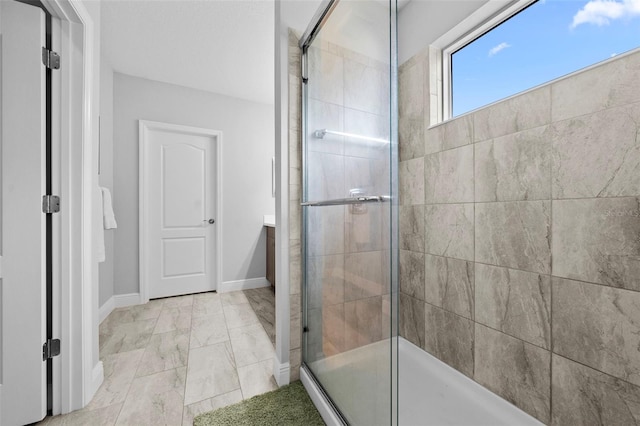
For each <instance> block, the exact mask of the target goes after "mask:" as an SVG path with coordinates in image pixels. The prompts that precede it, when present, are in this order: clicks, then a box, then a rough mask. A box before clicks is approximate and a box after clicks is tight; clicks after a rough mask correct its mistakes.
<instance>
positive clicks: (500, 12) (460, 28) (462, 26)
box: [429, 0, 538, 126]
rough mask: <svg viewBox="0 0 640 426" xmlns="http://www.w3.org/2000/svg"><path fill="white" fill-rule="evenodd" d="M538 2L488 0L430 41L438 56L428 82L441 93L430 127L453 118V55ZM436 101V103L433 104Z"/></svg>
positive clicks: (433, 90)
mask: <svg viewBox="0 0 640 426" xmlns="http://www.w3.org/2000/svg"><path fill="white" fill-rule="evenodd" d="M537 1H538V0H489V1H488V2H487V3H486V4H484V5H483V6H481V7H480V8H478V9H477V10H476V11H475V12H473V13H472V14H471V15H469V16H468V17H467V18H465V19H464V20H462V21H461V22H460V23H459V24H458V25H456V26H455V27H453V28H452V29H451V30H449V31H448V32H446V33H445V34H444V35H442V36H441V37H440V38H438V39H437V40H436V41H434V42H433V43H432V44H431V48H432V49H433V50H432V52H433V53H435V58H434V56H431V55H430V56H431V58H433V59H436V60H431V61H429V67H430V70H431V75H435V77H436V78H435V81H430V82H429V85H430V92H431V93H437V94H438V95H437V97H438V99H437V101H436V102H432V106H437V111H436V112H435V114H433V113H432V114H431V123H430V125H431V126H435V125H437V124H440V123H442V122H444V121H447V120H450V119H452V118H454V117H453V82H452V63H453V62H452V57H453V54H454V53H456V52H457V51H459V50H460V49H463V48H464V47H465V46H467V45H469V44H471V43H473V42H474V41H475V40H476V39H478V38H480V37H482V36H483V35H485V34H486V33H488V32H490V31H492V30H493V29H494V28H496V27H498V26H499V25H501V24H502V23H503V22H505V21H507V20H508V19H510V18H512V17H513V16H515V15H517V14H518V13H520V12H521V11H522V10H524V9H526V8H527V7H529V6H531V5H532V4H533V3H535V2H537ZM514 95H515V93H514ZM434 103H435V104H436V105H434ZM484 106H486V105H483V107H484ZM465 114H466V113H465ZM461 115H464V114H461Z"/></svg>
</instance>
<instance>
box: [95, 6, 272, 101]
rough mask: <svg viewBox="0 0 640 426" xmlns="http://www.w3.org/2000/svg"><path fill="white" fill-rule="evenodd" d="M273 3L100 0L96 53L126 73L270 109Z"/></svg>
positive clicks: (119, 70) (117, 69)
mask: <svg viewBox="0 0 640 426" xmlns="http://www.w3.org/2000/svg"><path fill="white" fill-rule="evenodd" d="M273 34H274V3H273V1H272V0H242V1H238V0H235V1H224V0H198V1H190V0H179V1H164V0H151V1H150V0H134V1H131V0H127V1H123V0H103V1H102V9H101V37H102V55H103V57H104V58H105V59H106V61H107V62H108V63H109V65H111V67H112V68H113V69H114V70H115V71H117V72H121V73H124V74H129V75H133V76H136V77H142V78H147V79H151V80H156V81H162V82H166V83H172V84H177V85H181V86H186V87H192V88H196V89H200V90H206V91H210V92H215V93H220V94H223V95H228V96H233V97H237V98H241V99H247V100H251V101H255V102H262V103H269V104H272V103H273V96H274V95H273V81H274V76H273V68H274V65H273V64H274V63H273V58H274V42H273V40H274V35H273Z"/></svg>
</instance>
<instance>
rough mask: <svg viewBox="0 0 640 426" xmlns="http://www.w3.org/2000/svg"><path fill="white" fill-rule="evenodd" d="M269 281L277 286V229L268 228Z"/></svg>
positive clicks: (272, 285) (273, 285)
mask: <svg viewBox="0 0 640 426" xmlns="http://www.w3.org/2000/svg"><path fill="white" fill-rule="evenodd" d="M266 228H267V281H269V282H270V283H271V287H273V288H274V289H275V286H276V228H274V227H273V226H267V227H266Z"/></svg>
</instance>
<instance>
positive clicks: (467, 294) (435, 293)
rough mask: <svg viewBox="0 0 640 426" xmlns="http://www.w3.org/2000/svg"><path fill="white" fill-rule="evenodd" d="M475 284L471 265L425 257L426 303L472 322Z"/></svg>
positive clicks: (464, 261) (445, 258)
mask: <svg viewBox="0 0 640 426" xmlns="http://www.w3.org/2000/svg"><path fill="white" fill-rule="evenodd" d="M474 283H475V280H474V270H473V263H472V262H468V261H466V260H458V259H451V258H448V257H440V256H431V255H425V257H424V290H425V292H424V300H425V301H427V302H429V303H431V304H432V305H435V306H439V307H441V308H444V309H446V310H447V311H451V312H454V313H456V314H458V315H461V316H463V317H465V318H469V319H473V313H474V307H473V305H474Z"/></svg>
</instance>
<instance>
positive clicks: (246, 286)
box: [218, 277, 271, 293]
mask: <svg viewBox="0 0 640 426" xmlns="http://www.w3.org/2000/svg"><path fill="white" fill-rule="evenodd" d="M270 285H271V283H270V282H269V281H267V279H266V278H265V277H261V278H249V279H247V280H238V281H225V282H223V283H222V284H220V288H218V293H228V292H230V291H238V290H250V289H252V288H262V287H269V286H270Z"/></svg>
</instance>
